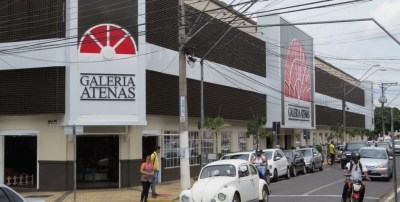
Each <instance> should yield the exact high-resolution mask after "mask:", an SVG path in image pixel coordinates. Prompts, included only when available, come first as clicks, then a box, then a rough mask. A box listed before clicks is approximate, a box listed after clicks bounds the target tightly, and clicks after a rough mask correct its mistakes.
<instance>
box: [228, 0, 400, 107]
mask: <svg viewBox="0 0 400 202" xmlns="http://www.w3.org/2000/svg"><path fill="white" fill-rule="evenodd" d="M223 1H224V2H226V3H228V4H229V3H231V2H232V1H233V0H223ZM240 1H241V0H236V1H235V3H239V2H240ZM243 1H247V0H243ZM316 1H317V0H271V1H265V0H259V2H257V3H256V4H255V5H254V6H253V7H252V8H251V9H250V13H251V12H255V11H260V10H261V11H262V10H271V9H277V8H283V7H287V6H294V5H299V4H304V3H310V2H316ZM318 1H320V0H318ZM339 2H345V1H343V0H333V1H330V2H326V3H324V4H315V5H310V6H305V7H301V8H306V7H314V6H320V5H326V4H334V3H339ZM299 8H300V7H299ZM299 8H296V9H299ZM237 9H238V8H237ZM288 10H293V9H288ZM288 10H285V11H288ZM277 12H278V11H277ZM280 12H281V11H280ZM282 16H283V17H284V18H286V19H287V20H289V21H290V22H313V21H326V20H343V19H358V18H374V19H375V20H376V21H378V22H379V23H380V24H381V25H383V26H384V27H385V28H386V29H387V30H388V31H389V32H390V33H391V34H393V35H394V36H395V37H396V38H397V39H398V40H399V41H400V21H399V19H400V0H373V1H367V2H364V3H358V4H349V5H341V6H336V7H329V8H320V9H315V10H307V11H300V12H295V13H289V14H282ZM253 17H254V16H253ZM255 20H256V18H255ZM298 27H299V28H300V29H302V30H304V31H305V32H307V34H309V35H311V36H312V37H313V38H314V49H315V55H316V56H319V57H322V59H324V60H326V61H327V62H329V63H331V64H333V65H335V66H336V67H338V68H340V69H342V70H343V71H345V72H347V73H348V74H350V75H352V76H354V77H356V78H357V79H359V78H360V77H361V76H362V75H364V74H365V73H366V75H365V76H364V77H363V78H366V77H368V76H369V77H368V80H370V81H373V82H374V83H375V85H374V100H375V101H374V102H375V105H377V106H381V104H380V103H379V102H378V101H377V100H378V98H379V97H380V96H381V88H380V87H379V86H378V84H380V83H382V82H384V83H387V82H399V85H400V45H399V44H397V43H396V42H395V41H394V40H393V39H391V38H390V37H389V36H388V35H387V34H385V33H384V32H383V31H382V30H381V29H380V28H379V27H378V26H377V25H376V24H375V23H373V22H351V23H337V24H318V25H302V26H298ZM326 56H328V57H333V58H337V59H330V58H326ZM377 58H378V59H381V60H376V59H377ZM355 59H356V60H355ZM360 59H361V60H360ZM365 59H369V60H365ZM382 59H385V60H382ZM375 64H378V65H380V66H381V67H385V68H386V71H380V68H377V67H373V68H372V69H371V70H370V71H369V72H367V70H368V69H369V68H370V67H372V66H373V65H375ZM371 74H372V75H371ZM398 94H399V96H400V86H399V87H396V86H391V87H389V88H388V89H387V90H386V91H385V96H386V97H387V98H388V103H389V102H391V101H392V100H393V101H392V102H391V104H390V105H389V106H390V107H397V108H400V97H399V98H397V99H394V98H395V97H396V95H398ZM388 103H387V104H388Z"/></svg>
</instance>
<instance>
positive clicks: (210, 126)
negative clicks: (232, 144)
mask: <svg viewBox="0 0 400 202" xmlns="http://www.w3.org/2000/svg"><path fill="white" fill-rule="evenodd" d="M226 126H230V125H229V124H228V123H225V120H224V118H222V117H220V116H217V117H215V118H209V117H206V118H204V129H205V130H208V131H211V132H213V133H214V134H215V140H216V149H217V153H218V136H219V135H220V134H221V132H222V129H224V128H225V127H226ZM198 128H199V129H201V121H199V122H198ZM201 135H203V134H201Z"/></svg>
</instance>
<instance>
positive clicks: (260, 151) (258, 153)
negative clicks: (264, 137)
mask: <svg viewBox="0 0 400 202" xmlns="http://www.w3.org/2000/svg"><path fill="white" fill-rule="evenodd" d="M256 154H257V156H261V154H262V149H261V148H258V149H257V150H256Z"/></svg>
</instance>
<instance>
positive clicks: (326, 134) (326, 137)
mask: <svg viewBox="0 0 400 202" xmlns="http://www.w3.org/2000/svg"><path fill="white" fill-rule="evenodd" d="M325 144H328V133H325Z"/></svg>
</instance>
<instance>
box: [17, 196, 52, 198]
mask: <svg viewBox="0 0 400 202" xmlns="http://www.w3.org/2000/svg"><path fill="white" fill-rule="evenodd" d="M50 196H53V195H30V196H25V197H24V198H47V197H50Z"/></svg>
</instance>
